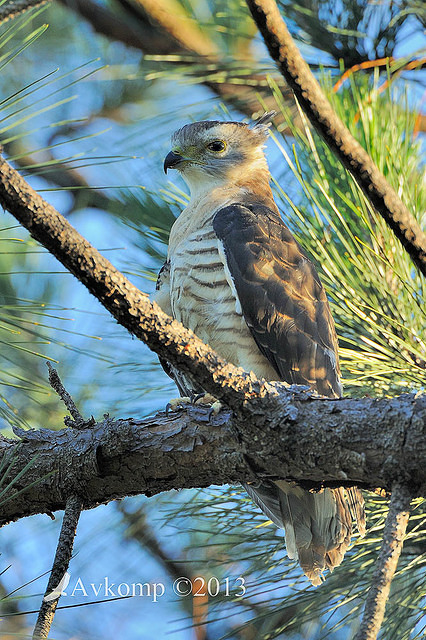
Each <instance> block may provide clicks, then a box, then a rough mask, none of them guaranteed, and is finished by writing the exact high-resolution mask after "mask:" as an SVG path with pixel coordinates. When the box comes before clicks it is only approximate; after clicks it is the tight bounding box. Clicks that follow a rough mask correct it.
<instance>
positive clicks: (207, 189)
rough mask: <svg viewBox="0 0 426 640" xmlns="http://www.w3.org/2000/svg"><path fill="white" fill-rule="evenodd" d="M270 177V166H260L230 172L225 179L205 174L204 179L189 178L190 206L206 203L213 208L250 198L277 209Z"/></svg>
mask: <svg viewBox="0 0 426 640" xmlns="http://www.w3.org/2000/svg"><path fill="white" fill-rule="evenodd" d="M197 177H198V176H197ZM270 178H271V175H270V173H269V170H268V167H267V166H265V167H263V166H259V167H258V168H256V169H253V170H252V171H245V172H242V171H233V172H230V173H229V175H227V176H226V178H225V179H224V177H218V178H215V177H214V176H203V178H202V179H197V180H188V186H189V188H190V191H191V198H190V202H189V206H190V207H191V209H193V208H194V207H198V206H199V205H200V204H201V205H202V204H203V203H205V205H206V207H208V208H210V210H212V208H213V206H214V205H215V204H216V203H217V204H218V205H221V204H222V203H223V206H225V203H228V204H229V203H231V202H244V201H246V200H247V198H250V199H256V200H257V201H259V202H262V203H264V204H265V205H267V206H269V207H272V208H273V209H275V208H276V207H275V203H274V198H273V195H272V190H271V186H270V183H269V181H270Z"/></svg>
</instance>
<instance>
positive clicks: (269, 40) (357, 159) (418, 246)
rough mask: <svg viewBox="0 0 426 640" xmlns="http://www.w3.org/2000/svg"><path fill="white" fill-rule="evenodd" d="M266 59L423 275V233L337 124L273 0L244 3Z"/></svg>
mask: <svg viewBox="0 0 426 640" xmlns="http://www.w3.org/2000/svg"><path fill="white" fill-rule="evenodd" d="M247 5H248V7H249V9H250V11H251V13H252V16H253V19H254V20H255V22H256V24H257V26H258V28H259V30H260V32H261V34H262V36H263V39H264V41H265V44H266V46H267V47H268V50H269V53H270V54H271V57H272V58H273V60H275V62H276V63H277V65H278V68H279V69H280V71H281V73H282V75H283V76H284V78H285V80H286V81H287V82H288V84H289V85H290V87H291V88H292V89H293V91H294V93H295V95H296V97H297V99H298V101H299V103H300V105H301V107H302V109H303V111H304V112H305V114H306V115H307V117H308V118H309V120H310V122H311V123H312V125H313V126H314V127H315V129H316V130H317V131H318V133H319V134H320V135H321V136H322V137H323V138H324V140H325V142H326V143H327V145H328V146H329V147H330V149H331V150H332V151H333V152H334V153H335V154H336V156H337V157H338V158H339V159H340V160H341V162H342V164H343V165H344V166H345V167H346V169H348V171H350V172H351V174H352V175H353V177H354V178H355V180H356V181H357V183H358V184H359V186H360V187H361V189H362V190H363V192H364V193H365V195H366V197H367V198H368V200H369V201H370V202H371V204H372V205H373V207H374V208H375V209H376V211H378V213H379V214H380V215H381V216H382V217H383V218H384V220H385V221H386V223H387V224H388V225H389V227H390V228H391V229H392V231H393V232H394V234H395V235H396V237H397V238H398V240H399V241H400V242H401V243H402V245H403V246H404V248H405V249H406V251H407V252H408V253H409V255H410V256H411V258H412V260H413V262H414V264H415V265H416V266H417V268H418V269H419V270H420V271H421V273H423V275H425V276H426V234H425V233H424V232H423V231H422V230H421V228H420V225H419V224H418V222H417V220H416V219H415V218H414V216H412V215H411V213H410V212H409V211H408V209H407V207H406V206H405V205H404V204H403V202H402V201H401V200H400V198H399V197H398V195H397V193H396V192H395V191H394V189H393V188H392V187H391V186H390V185H389V184H388V182H387V181H386V179H385V177H384V176H383V175H382V174H381V173H380V171H379V170H378V168H377V167H376V165H375V164H374V162H373V161H372V160H371V158H370V157H369V155H368V153H367V152H366V151H365V149H363V147H362V146H361V145H360V144H359V142H357V140H355V138H354V137H353V136H352V134H351V133H350V131H349V129H347V127H346V126H345V125H344V124H343V123H342V122H341V120H340V119H339V118H338V116H337V115H336V113H335V112H334V111H333V109H332V107H331V105H330V103H329V102H328V100H327V98H326V97H325V95H324V93H323V92H322V90H321V87H320V86H319V84H318V82H317V80H316V79H315V78H314V76H313V75H312V73H311V71H310V69H309V66H308V65H307V64H306V62H305V61H304V60H303V58H302V56H301V55H300V53H299V50H298V48H297V46H296V44H295V43H294V41H293V38H292V37H291V35H290V33H289V31H288V29H287V27H286V25H285V23H284V21H283V19H282V17H281V14H280V12H279V10H278V7H277V5H276V3H275V0H247Z"/></svg>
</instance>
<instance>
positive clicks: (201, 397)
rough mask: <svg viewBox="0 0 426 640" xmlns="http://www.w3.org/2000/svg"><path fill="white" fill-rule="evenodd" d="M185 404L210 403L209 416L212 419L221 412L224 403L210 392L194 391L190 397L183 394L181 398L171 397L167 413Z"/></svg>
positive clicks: (198, 404)
mask: <svg viewBox="0 0 426 640" xmlns="http://www.w3.org/2000/svg"><path fill="white" fill-rule="evenodd" d="M184 404H193V405H197V406H200V405H201V406H203V405H210V409H209V414H208V418H209V420H210V419H211V417H212V416H215V415H217V414H218V413H219V411H220V410H221V408H222V403H221V402H220V401H219V400H218V399H217V398H215V397H214V396H212V395H211V394H210V393H194V394H192V395H191V396H190V397H189V396H183V397H181V398H171V400H169V402H168V403H167V405H166V415H168V414H169V412H170V411H177V410H178V409H179V408H180V407H181V406H182V405H184Z"/></svg>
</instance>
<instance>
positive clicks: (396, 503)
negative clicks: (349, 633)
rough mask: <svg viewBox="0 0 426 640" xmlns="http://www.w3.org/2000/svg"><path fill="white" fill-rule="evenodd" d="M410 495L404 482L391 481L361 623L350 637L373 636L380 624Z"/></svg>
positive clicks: (367, 638) (368, 639) (372, 639)
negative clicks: (390, 491) (385, 515)
mask: <svg viewBox="0 0 426 640" xmlns="http://www.w3.org/2000/svg"><path fill="white" fill-rule="evenodd" d="M411 497H412V496H411V494H410V492H409V491H408V489H407V487H406V486H404V485H402V484H400V483H395V485H394V486H393V487H392V495H391V499H390V504H389V512H388V515H387V518H386V523H385V528H384V532H383V540H382V546H381V549H380V553H379V557H378V559H377V562H376V566H375V569H374V574H373V578H372V584H371V587H370V589H369V591H368V594H367V599H366V603H365V609H364V615H363V618H362V622H361V626H360V628H359V630H358V631H357V633H356V635H355V637H354V640H375V639H376V638H377V634H378V633H379V631H380V627H381V626H382V622H383V618H384V614H385V607H386V602H387V599H388V596H389V591H390V587H391V583H392V579H393V577H394V574H395V571H396V567H397V564H398V560H399V556H400V555H401V551H402V545H403V538H404V535H405V531H406V529H407V525H408V519H409V515H410V513H409V509H410V502H411Z"/></svg>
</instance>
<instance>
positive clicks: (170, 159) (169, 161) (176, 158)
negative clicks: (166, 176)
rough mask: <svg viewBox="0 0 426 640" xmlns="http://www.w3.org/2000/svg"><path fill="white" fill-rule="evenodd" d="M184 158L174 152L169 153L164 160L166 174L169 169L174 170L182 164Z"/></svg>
mask: <svg viewBox="0 0 426 640" xmlns="http://www.w3.org/2000/svg"><path fill="white" fill-rule="evenodd" d="M182 160H183V157H182V156H181V155H179V154H178V153H175V152H174V151H169V153H168V154H167V155H166V157H165V159H164V173H167V169H174V168H175V167H176V166H177V165H178V164H179V163H180V162H182Z"/></svg>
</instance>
